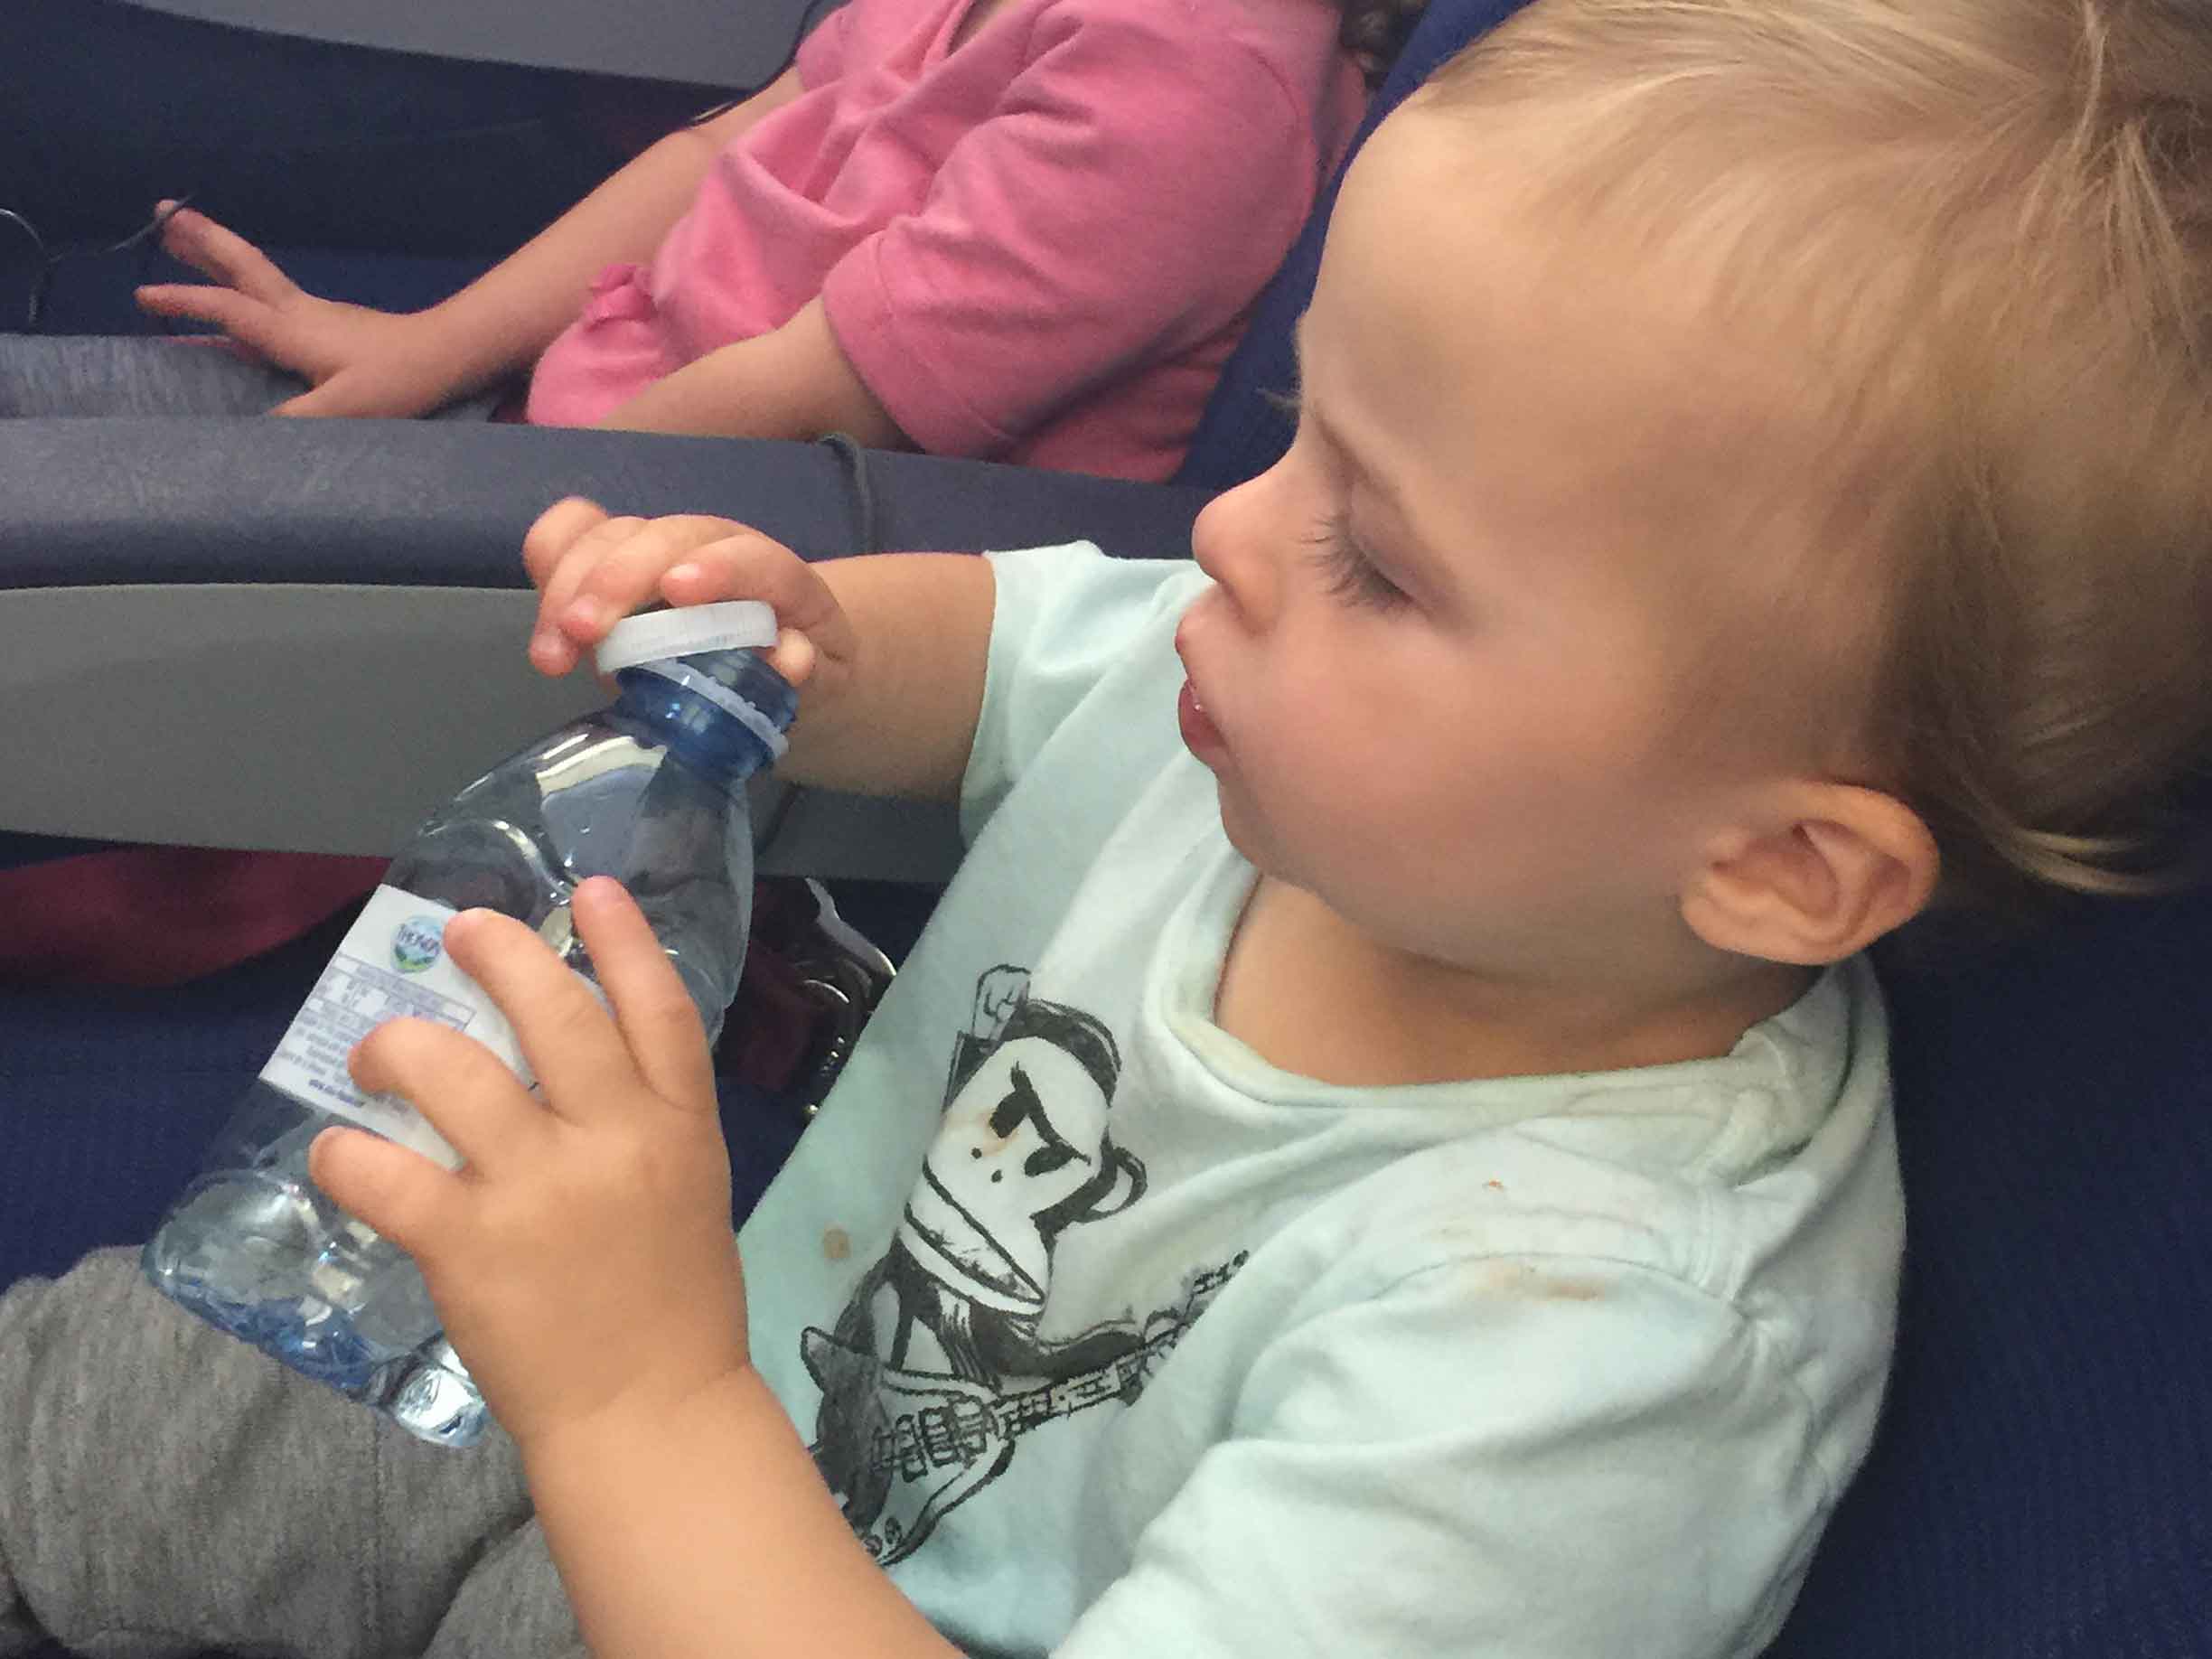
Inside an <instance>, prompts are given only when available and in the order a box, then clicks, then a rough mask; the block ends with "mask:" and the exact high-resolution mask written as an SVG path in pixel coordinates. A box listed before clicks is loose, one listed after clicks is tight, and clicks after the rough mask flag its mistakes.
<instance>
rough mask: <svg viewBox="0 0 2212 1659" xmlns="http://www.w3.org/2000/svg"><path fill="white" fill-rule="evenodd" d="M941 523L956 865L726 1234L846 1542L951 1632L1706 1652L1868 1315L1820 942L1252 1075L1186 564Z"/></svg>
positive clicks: (1336, 1650)
mask: <svg viewBox="0 0 2212 1659" xmlns="http://www.w3.org/2000/svg"><path fill="white" fill-rule="evenodd" d="M993 558H994V562H995V566H996V569H997V574H998V602H997V612H996V615H995V619H994V623H993V628H992V640H991V655H990V665H989V680H988V684H987V688H986V692H985V697H984V707H983V712H982V717H981V723H980V725H979V729H978V732H977V736H976V742H975V748H974V753H973V756H972V758H971V760H970V765H969V770H968V774H967V777H966V781H965V786H964V790H963V797H962V816H963V820H964V824H965V828H966V829H967V831H968V834H969V837H970V843H971V845H970V853H969V856H968V858H967V859H966V861H965V863H964V865H963V866H962V868H961V872H960V874H959V876H957V877H956V879H955V880H954V882H953V884H952V886H951V889H950V890H949V891H948V893H947V894H946V895H945V899H944V902H943V904H942V906H941V907H940V909H939V911H938V914H936V916H935V917H934V918H933V920H932V922H931V924H930V927H929V929H928V931H927V933H925V934H924V935H923V939H922V941H921V942H920V943H919V944H918V945H917V946H916V948H915V950H914V953H913V955H912V957H911V959H910V961H909V962H908V964H907V966H906V967H905V969H904V970H903V971H902V972H901V974H900V975H899V978H898V979H897V981H896V983H895V986H894V987H893V989H892V990H891V992H890V994H889V995H888V996H887V997H886V999H885V1001H884V1004H883V1006H882V1008H880V1009H879V1010H878V1012H877V1014H876V1017H875V1019H874V1021H873V1023H872V1024H871V1025H870V1026H869V1028H868V1031H867V1035H866V1036H865V1037H864V1038H863V1040H862V1042H861V1043H860V1045H859V1046H858V1050H857V1052H856V1053H855V1054H854V1055H853V1057H852V1060H851V1062H850V1063H849V1064H848V1066H847V1068H846V1070H845V1073H844V1075H843V1076H842V1077H841V1079H840V1080H839V1083H838V1085H837V1087H836V1089H835V1091H834V1092H832V1093H831V1095H830V1097H829V1101H828V1102H827V1103H826V1104H825V1106H824V1107H823V1110H822V1112H821V1115H820V1118H819V1120H817V1121H816V1123H815V1124H814V1125H813V1127H812V1128H811V1129H809V1130H808V1131H807V1133H806V1136H805V1138H804V1139H803V1140H802V1141H801V1145H800V1147H799V1148H798V1151H797V1153H796V1154H795V1156H794V1157H793V1158H792V1161H791V1163H790V1165H789V1166H788V1167H786V1168H785V1170H784V1171H783V1174H782V1175H781V1176H779V1177H778V1179H777V1181H776V1183H775V1185H774V1186H773V1188H772V1189H771V1190H770V1192H769V1194H768V1195H767V1196H766V1198H765V1199H764V1201H763V1203H762V1204H761V1206H760V1208H759V1210H758V1211H757V1212H756V1213H755V1215H754V1216H753V1217H752V1219H751V1220H750V1221H749V1222H748V1223H747V1224H746V1226H745V1229H744V1233H743V1242H744V1245H745V1261H746V1265H747V1278H748V1284H749V1295H750V1302H751V1311H752V1343H753V1355H754V1359H755V1363H756V1364H758V1365H759V1366H760V1367H761V1369H762V1370H763V1372H764V1373H765V1374H766V1375H767V1377H768V1379H769V1381H770V1382H771V1383H772V1385H773V1387H774V1388H775V1390H776V1392H777V1393H778V1394H779V1396H780V1397H781V1398H782V1399H783V1401H784V1403H785V1405H786V1407H787V1408H788V1410H789V1411H791V1413H792V1418H793V1420H795V1421H796V1422H797V1424H798V1425H799V1427H800V1429H801V1432H802V1433H803V1434H804V1435H805V1436H806V1437H807V1438H808V1439H809V1440H810V1442H811V1444H812V1445H813V1447H814V1450H815V1457H816V1461H817V1465H818V1467H820V1469H821V1470H822V1473H823V1476H824V1478H825V1479H826V1480H828V1482H829V1485H830V1486H831V1488H832V1489H833V1490H834V1491H835V1492H836V1493H837V1494H838V1495H839V1499H840V1500H841V1501H842V1503H843V1504H844V1505H845V1508H846V1512H847V1514H848V1517H849V1518H850V1519H851V1521H852V1523H853V1525H854V1527H855V1529H856V1530H857V1531H858V1533H859V1535H860V1536H861V1538H862V1539H863V1541H864V1542H866V1543H867V1547H868V1548H869V1550H870V1551H872V1552H873V1553H874V1554H875V1555H876V1558H877V1559H878V1560H879V1561H883V1562H884V1563H885V1564H886V1566H887V1568H888V1569H889V1570H890V1571H891V1572H892V1574H893V1575H894V1576H895V1579H896V1581H897V1582H898V1584H899V1585H900V1587H901V1588H902V1589H904V1591H905V1592H906V1594H907V1595H909V1596H910V1597H911V1598H913V1599H914V1601H915V1603H916V1604H917V1605H918V1606H920V1607H921V1608H922V1609H923V1612H925V1613H926V1614H927V1615H928V1616H929V1617H931V1618H932V1619H933V1621H934V1622H935V1623H936V1624H937V1625H938V1626H939V1627H940V1628H941V1629H942V1630H943V1631H944V1632H945V1633H946V1634H947V1635H948V1636H951V1638H952V1639H953V1640H954V1641H956V1642H957V1643H959V1644H960V1645H962V1646H963V1647H964V1648H966V1649H967V1650H968V1651H970V1652H971V1653H975V1654H1046V1653H1051V1654H1064V1655H1068V1656H1069V1659H1160V1656H1170V1659H1214V1656H1216V1655H1239V1656H1250V1659H1288V1656H1289V1655H1299V1654H1315V1655H1327V1656H1328V1659H1354V1656H1355V1655H1364V1654H1373V1655H1377V1656H1378V1659H1425V1656H1427V1655H1439V1656H1442V1655H1452V1656H1454V1659H1463V1656H1466V1655H1498V1656H1501V1659H1503V1656H1506V1655H1511V1656H1512V1659H1569V1656H1570V1655H1571V1656H1572V1659H1592V1656H1594V1655H1607V1656H1609V1655H1630V1654H1633V1655H1636V1659H1673V1656H1675V1655H1682V1656H1684V1659H1687V1656H1690V1655H1697V1656H1700V1659H1703V1656H1706V1655H1715V1654H1754V1653H1756V1652H1757V1650H1758V1649H1759V1648H1760V1647H1761V1646H1762V1645H1764V1644H1765V1642H1766V1641H1767V1638H1768V1637H1770V1636H1772V1634H1773V1633H1774V1630H1775V1628H1776V1626H1777V1625H1778V1623H1779V1622H1780V1619H1781V1617H1782V1615H1783V1613H1784V1612H1785V1611H1786V1608H1787V1606H1788V1603H1789V1600H1790V1598H1791V1597H1792V1595H1793V1594H1794V1593H1795V1589H1796V1586H1797V1583H1798V1581H1799V1579H1801V1577H1802V1575H1803V1573H1804V1566H1805V1563H1806V1560H1807V1558H1808V1556H1809V1553H1810V1551H1811V1550H1812V1548H1813V1545H1814V1542H1815V1540H1816V1538H1817V1537H1818V1534H1819V1532H1820V1529H1821V1527H1822V1525H1823V1523H1824V1522H1825V1521H1826V1519H1827V1516H1828V1514H1829V1512H1830V1510H1831V1508H1832V1504H1833V1503H1834V1501H1835V1498H1836V1496H1837V1495H1838V1493H1839V1492H1840V1491H1841V1489H1842V1486H1843V1485H1844V1483H1845V1482H1846V1481H1848V1480H1849V1479H1850V1477H1851V1474H1852V1472H1853V1470H1854V1469H1855V1468H1856V1467H1857V1466H1858V1464H1859V1462H1860V1460H1861V1457H1862V1456H1863V1455H1864V1453H1865V1450H1866V1448H1867V1444H1868V1441H1869V1439H1870V1436H1871V1434H1872V1431H1873V1426H1874V1420H1875V1414H1876V1410H1877V1406H1878V1404H1879V1398H1880V1393H1881V1388H1882V1382H1883V1377H1884V1374H1885V1371H1886V1368H1887V1364H1888V1359H1889V1349H1890V1343H1891V1335H1892V1326H1893V1320H1894V1313H1895V1298H1896V1286H1897V1275H1898V1261H1899V1255H1900V1251H1901V1247H1902V1234H1903V1203H1902V1195H1901V1190H1900V1187H1899V1184H1898V1170H1897V1163H1896V1158H1895V1151H1894V1147H1893V1144H1892V1134H1891V1124H1890V1118H1889V1081H1888V1073H1887V1069H1886V1060H1885V1046H1886V1044H1885V1035H1884V1026H1883V1018H1882V1011H1881V1006H1880V999H1879V995H1878V993H1877V990H1876V988H1875V984H1874V980H1873V977H1872V975H1871V973H1870V971H1869V970H1868V969H1867V968H1866V967H1865V965H1864V964H1863V963H1859V962H1853V963H1849V964H1846V965H1844V966H1843V967H1842V968H1839V969H1836V970H1832V971H1831V972H1829V973H1827V974H1825V975H1823V977H1822V978H1821V979H1819V980H1818V981H1817V982H1816V983H1815V985H1814V988H1813V989H1811V990H1810V991H1808V992H1807V993H1806V995H1805V996H1804V998H1801V999H1800V1000H1799V1001H1798V1002H1797V1003H1796V1004H1795V1006H1794V1007H1792V1008H1789V1009H1788V1010H1786V1012H1784V1013H1783V1014H1781V1015H1779V1016H1778V1017H1775V1018H1773V1019H1770V1020H1767V1021H1765V1022H1763V1023H1761V1024H1760V1025H1758V1026H1755V1027H1754V1028H1753V1029H1752V1030H1751V1031H1749V1032H1748V1033H1747V1034H1746V1035H1745V1036H1744V1037H1743V1039H1742V1040H1741V1042H1739V1044H1738V1045H1737V1046H1736V1048H1735V1050H1734V1051H1733V1052H1732V1053H1731V1054H1729V1055H1727V1056H1726V1057H1724V1058H1721V1059H1717V1060H1709V1061H1700V1062H1695V1063H1692V1064H1679V1065H1668V1066H1657V1067H1652V1068H1648V1069H1645V1070H1637V1071H1626V1072H1614V1073H1594V1074H1589V1075H1584V1076H1570V1077H1539V1078H1513V1079H1506V1080H1502V1081H1487V1082H1467V1083H1437V1084H1425V1085H1419V1086H1407V1087H1395V1088H1373V1089H1354V1088H1345V1087H1339V1086H1333V1085H1329V1084H1324V1083H1316V1082H1313V1081H1311V1080H1308V1079H1305V1078H1301V1077H1298V1076H1294V1075H1291V1074H1289V1073H1285V1072H1282V1071H1279V1070H1278V1069H1277V1068H1275V1067H1273V1066H1271V1065H1270V1064H1268V1063H1267V1062H1265V1061H1264V1060H1262V1059H1261V1058H1260V1057H1259V1055H1258V1054H1255V1053H1253V1052H1252V1051H1251V1049H1249V1048H1247V1047H1246V1046H1245V1045H1243V1044H1242V1043H1240V1042H1238V1041H1237V1040H1236V1039H1234V1038H1233V1037H1231V1036H1228V1035H1227V1034H1226V1033H1224V1032H1223V1031H1222V1030H1221V1029H1220V1028H1219V1027H1218V1026H1216V1025H1215V1024H1214V1020H1213V1017H1212V1009H1213V1003H1214V990H1215V987H1216V984H1217V982H1218V979H1219V977H1220V972H1221V967H1222V962H1223V955H1224V952H1225V951H1226V949H1227V946H1228V942H1229V940H1230V937H1231V934H1232V932H1233V928H1234V926H1235V924H1236V921H1237V917H1238V915H1239V914H1240V911H1241V909H1242V904H1243V903H1244V900H1245V897H1246V895H1248V894H1249V892H1250V890H1251V883H1252V880H1253V872H1252V870H1251V867H1250V866H1249V865H1247V864H1246V863H1245V862H1244V861H1243V860H1242V858H1240V857H1239V856H1238V854H1237V853H1236V852H1235V850H1234V849H1233V848H1231V847H1230V845H1229V844H1228V842H1227V840H1226V839H1225V838H1224V836H1223V832H1222V829H1221V823H1220V820H1219V817H1218V814H1217V811H1216V809H1215V801H1214V783H1213V779H1212V775H1211V774H1210V773H1208V772H1207V771H1206V770H1205V769H1204V767H1203V766H1202V765H1200V764H1198V762H1197V761H1196V760H1195V759H1194V758H1193V757H1192V756H1191V755H1188V754H1187V753H1186V751H1185V750H1184V749H1183V747H1182V745H1181V743H1180V741H1179V739H1178V737H1177V735H1176V721H1175V715H1174V704H1175V698H1176V690H1177V689H1178V687H1179V686H1180V684H1181V679H1182V674H1181V670H1180V667H1179V666H1178V664H1177V662H1176V658H1175V655H1174V652H1173V650H1172V646H1171V636H1172V633H1173V629H1174V624H1175V621H1176V616H1177V615H1178V614H1180V612H1181V610H1182V607H1183V606H1184V605H1186V603H1187V602H1188V601H1189V599H1190V598H1191V596H1192V595H1194V594H1195V593H1196V592H1197V591H1198V590H1199V588H1200V587H1201V586H1203V585H1204V577H1203V576H1199V575H1198V574H1197V573H1196V572H1195V570H1194V568H1193V567H1191V566H1189V565H1187V564H1183V563H1175V564H1139V563H1130V562H1126V561H1113V560H1108V559H1105V558H1101V557H1099V556H1098V555H1096V554H1095V553H1094V552H1092V551H1091V550H1089V549H1085V548H1050V549H1042V550H1039V551H1036V552H1031V553H1023V554H1009V555H995V556H993Z"/></svg>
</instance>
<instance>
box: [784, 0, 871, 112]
mask: <svg viewBox="0 0 2212 1659" xmlns="http://www.w3.org/2000/svg"><path fill="white" fill-rule="evenodd" d="M855 5H858V0H846V3H845V4H844V5H839V6H837V7H834V8H833V9H832V10H831V11H830V13H829V16H827V17H825V18H823V19H822V20H821V22H820V23H816V24H815V25H814V26H813V27H812V28H811V29H810V30H808V31H807V34H806V38H805V39H804V40H802V41H801V42H799V50H798V51H797V52H794V53H792V67H793V68H795V69H796V70H798V71H799V84H800V85H801V86H802V87H804V88H806V89H807V90H808V91H810V92H811V91H812V90H813V89H815V88H817V87H820V86H826V85H828V84H829V82H830V81H832V80H836V79H837V78H838V77H839V75H842V74H843V73H844V72H845V42H846V40H847V37H848V36H849V35H850V34H851V33H852V26H851V25H852V20H853V15H854V11H853V8H854V6H855Z"/></svg>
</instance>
